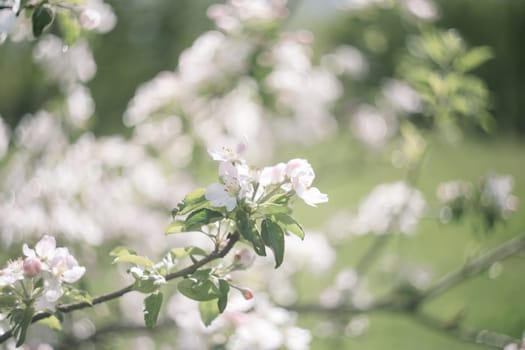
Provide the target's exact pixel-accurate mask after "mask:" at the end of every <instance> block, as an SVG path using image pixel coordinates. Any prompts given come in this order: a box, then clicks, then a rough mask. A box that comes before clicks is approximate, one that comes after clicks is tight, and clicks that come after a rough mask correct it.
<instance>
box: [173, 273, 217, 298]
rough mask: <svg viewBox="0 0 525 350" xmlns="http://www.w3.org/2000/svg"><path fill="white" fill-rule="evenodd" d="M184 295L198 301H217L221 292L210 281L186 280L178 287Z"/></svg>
mask: <svg viewBox="0 0 525 350" xmlns="http://www.w3.org/2000/svg"><path fill="white" fill-rule="evenodd" d="M177 288H178V289H179V292H181V293H182V295H184V296H186V297H188V298H190V299H193V300H197V301H208V300H213V299H217V298H218V297H220V296H221V292H220V290H219V288H217V286H216V285H215V284H214V283H213V282H212V281H210V280H209V279H195V278H191V277H190V278H186V279H184V280H182V281H180V282H179V284H178V285H177Z"/></svg>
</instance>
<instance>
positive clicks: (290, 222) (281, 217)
mask: <svg viewBox="0 0 525 350" xmlns="http://www.w3.org/2000/svg"><path fill="white" fill-rule="evenodd" d="M273 221H274V222H275V223H277V224H279V226H281V228H282V229H283V230H284V231H285V232H290V233H293V234H294V235H296V236H297V237H299V238H300V239H304V230H303V228H302V226H301V225H300V224H299V223H298V222H297V221H295V220H294V219H293V218H292V217H291V216H290V215H286V214H274V215H273Z"/></svg>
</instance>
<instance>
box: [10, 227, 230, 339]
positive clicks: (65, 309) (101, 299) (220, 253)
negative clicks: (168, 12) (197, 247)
mask: <svg viewBox="0 0 525 350" xmlns="http://www.w3.org/2000/svg"><path fill="white" fill-rule="evenodd" d="M238 240H239V233H238V232H235V233H233V234H232V235H231V236H230V237H229V240H228V243H227V244H226V246H225V247H224V248H222V249H219V248H216V249H215V250H214V251H212V252H211V253H210V254H209V255H207V256H206V257H204V258H202V259H201V260H199V261H197V262H195V263H193V264H192V265H190V266H188V267H186V268H184V269H182V270H179V271H176V272H173V273H170V274H168V275H166V277H165V279H166V281H170V280H173V279H175V278H178V277H184V276H188V275H191V274H192V273H194V272H195V271H197V270H198V269H199V268H201V267H202V266H204V265H206V264H207V263H209V262H211V261H213V260H216V259H220V258H223V257H224V256H225V255H226V254H228V252H229V251H230V250H231V249H232V248H233V246H234V245H235V243H236V242H237V241H238ZM133 286H134V284H130V285H128V286H126V287H124V288H122V289H119V290H116V291H114V292H111V293H107V294H103V295H100V296H98V297H96V298H93V300H92V302H91V303H88V302H78V303H71V304H65V305H59V306H57V311H60V312H62V313H69V312H72V311H75V310H80V309H84V308H87V307H92V306H95V305H97V304H101V303H105V302H107V301H110V300H113V299H117V298H119V297H121V296H123V295H124V294H127V293H129V292H131V291H133ZM52 315H53V313H51V312H40V313H38V314H36V315H35V316H33V319H32V320H31V323H35V322H38V321H40V320H43V319H45V318H48V317H50V316H52ZM12 336H13V330H12V329H10V330H8V331H6V332H5V333H4V334H2V335H0V344H1V343H3V342H5V341H6V340H7V339H9V338H11V337H12Z"/></svg>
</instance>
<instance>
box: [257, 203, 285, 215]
mask: <svg viewBox="0 0 525 350" xmlns="http://www.w3.org/2000/svg"><path fill="white" fill-rule="evenodd" d="M259 211H260V212H261V213H262V214H265V215H271V214H278V213H283V214H289V213H291V212H292V209H290V207H288V206H286V205H282V204H275V203H266V204H263V205H261V206H260V207H259Z"/></svg>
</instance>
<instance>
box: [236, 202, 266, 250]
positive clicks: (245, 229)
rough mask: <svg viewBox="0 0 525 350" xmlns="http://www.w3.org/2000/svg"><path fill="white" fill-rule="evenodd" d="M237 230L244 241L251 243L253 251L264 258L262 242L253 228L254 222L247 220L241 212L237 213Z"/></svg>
mask: <svg viewBox="0 0 525 350" xmlns="http://www.w3.org/2000/svg"><path fill="white" fill-rule="evenodd" d="M237 229H238V230H239V233H240V234H241V236H242V237H243V238H244V239H245V240H247V241H248V242H251V243H252V245H253V249H254V250H255V252H256V253H257V254H258V255H260V256H266V249H265V248H264V242H263V240H262V238H261V236H260V235H259V232H258V231H257V228H256V227H255V222H254V221H251V220H250V219H248V216H247V215H246V213H245V212H243V211H239V212H238V213H237Z"/></svg>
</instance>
